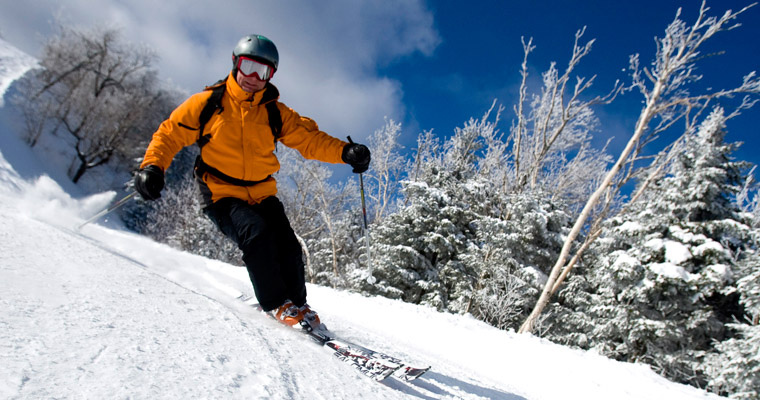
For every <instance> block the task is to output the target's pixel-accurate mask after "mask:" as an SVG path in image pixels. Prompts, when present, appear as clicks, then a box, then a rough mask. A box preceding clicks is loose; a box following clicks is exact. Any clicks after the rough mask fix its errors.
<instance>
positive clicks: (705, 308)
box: [551, 108, 751, 387]
mask: <svg viewBox="0 0 760 400" xmlns="http://www.w3.org/2000/svg"><path fill="white" fill-rule="evenodd" d="M725 120H726V117H725V115H724V113H723V110H722V109H720V108H718V109H716V110H715V111H714V112H712V113H711V114H710V115H709V117H707V118H706V119H705V121H703V123H702V124H701V126H700V127H699V129H698V130H697V131H696V132H695V133H694V134H692V135H690V136H689V137H688V138H687V139H686V143H685V146H684V151H683V153H682V154H681V155H680V156H678V157H677V158H676V160H675V162H674V163H673V164H672V165H671V166H670V168H669V170H668V171H667V175H666V176H665V177H664V178H661V179H660V180H658V181H657V182H656V184H655V186H654V188H652V189H651V191H650V192H648V194H647V195H646V196H645V198H643V199H641V200H640V201H638V202H636V203H634V204H633V205H632V206H631V208H630V209H629V211H628V212H626V213H623V214H621V215H618V216H617V217H616V218H614V219H612V220H611V221H610V223H609V224H608V225H607V227H606V230H605V233H604V234H603V236H602V237H601V238H600V240H599V241H598V242H597V243H596V244H595V246H593V247H592V252H593V254H598V255H599V256H598V258H596V259H595V260H593V261H592V262H591V265H590V266H589V267H588V269H587V270H586V271H585V273H584V274H576V276H575V277H573V278H572V279H571V280H570V281H569V283H568V285H567V287H566V288H564V289H563V290H562V291H561V292H560V297H559V305H558V306H556V307H553V309H552V312H553V314H554V315H553V317H552V318H553V320H554V322H555V324H554V326H553V329H552V331H551V337H552V338H553V339H555V340H558V341H562V342H567V343H571V344H575V345H579V346H581V347H585V348H596V349H598V350H599V351H600V352H602V353H603V354H607V355H609V356H612V357H614V358H616V359H619V360H626V361H631V362H644V363H648V364H650V365H652V366H653V367H654V369H655V370H657V371H658V372H660V373H661V374H663V375H664V376H666V377H668V378H670V379H672V380H675V381H679V382H684V383H690V384H693V385H696V386H699V387H704V386H705V385H706V384H707V381H708V378H709V377H708V376H707V375H706V371H705V368H704V365H703V361H704V359H705V356H706V355H707V354H710V353H714V352H716V349H715V344H716V343H718V342H721V341H723V340H725V339H727V338H729V337H730V335H732V333H733V331H732V330H731V329H730V328H729V327H728V326H727V325H726V324H728V323H730V322H733V321H734V320H735V319H737V318H738V319H741V318H742V317H743V312H742V308H741V306H740V304H739V296H738V295H737V286H736V285H737V279H739V278H741V277H740V276H738V274H740V273H741V272H742V271H741V268H740V267H739V266H738V262H740V261H738V260H741V258H742V257H743V254H744V253H743V248H744V247H745V243H746V242H747V239H748V238H749V236H750V233H751V232H750V226H749V225H748V223H749V221H748V220H746V218H744V217H743V214H742V213H741V212H740V211H739V209H738V207H737V206H736V205H735V203H733V202H732V198H733V197H734V196H735V195H736V193H737V192H738V191H739V189H740V186H739V182H741V171H742V169H743V168H744V164H743V163H739V162H734V161H731V158H730V154H731V152H732V151H733V150H734V149H735V148H736V145H726V144H724V142H723V140H724V135H725Z"/></svg>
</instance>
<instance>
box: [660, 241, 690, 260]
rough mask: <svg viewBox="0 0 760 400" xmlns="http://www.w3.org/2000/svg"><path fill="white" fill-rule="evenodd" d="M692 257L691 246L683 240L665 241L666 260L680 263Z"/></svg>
mask: <svg viewBox="0 0 760 400" xmlns="http://www.w3.org/2000/svg"><path fill="white" fill-rule="evenodd" d="M689 259H691V252H690V251H689V248H688V247H687V246H686V245H684V244H683V243H681V242H676V241H674V240H666V241H665V260H666V261H667V262H669V263H672V264H676V265H678V264H680V263H682V262H686V261H688V260H689Z"/></svg>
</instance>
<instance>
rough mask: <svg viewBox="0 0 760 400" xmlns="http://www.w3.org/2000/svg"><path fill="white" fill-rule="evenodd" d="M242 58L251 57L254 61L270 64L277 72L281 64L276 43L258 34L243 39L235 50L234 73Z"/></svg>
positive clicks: (233, 56)
mask: <svg viewBox="0 0 760 400" xmlns="http://www.w3.org/2000/svg"><path fill="white" fill-rule="evenodd" d="M240 56H246V57H251V58H253V59H254V60H258V61H261V62H263V63H265V64H269V65H271V66H272V67H273V68H274V69H275V71H276V70H277V66H278V64H279V63H280V55H279V53H278V52H277V47H275V45H274V43H272V41H271V40H269V39H268V38H267V37H265V36H261V35H256V34H253V35H248V36H245V37H243V38H242V39H240V41H239V42H238V44H237V46H235V50H233V51H232V70H233V71H235V70H236V69H237V65H238V57H240ZM235 72H237V71H235Z"/></svg>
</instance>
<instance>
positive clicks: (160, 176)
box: [135, 165, 164, 200]
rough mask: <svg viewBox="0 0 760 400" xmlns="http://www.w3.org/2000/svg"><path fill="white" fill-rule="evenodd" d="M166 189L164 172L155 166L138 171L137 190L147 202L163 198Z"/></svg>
mask: <svg viewBox="0 0 760 400" xmlns="http://www.w3.org/2000/svg"><path fill="white" fill-rule="evenodd" d="M163 188H164V171H162V170H161V168H159V167H157V166H155V165H148V166H146V167H145V168H143V169H141V170H139V171H137V175H135V189H136V190H137V193H140V196H142V198H143V199H145V200H156V199H158V198H159V197H161V190H163Z"/></svg>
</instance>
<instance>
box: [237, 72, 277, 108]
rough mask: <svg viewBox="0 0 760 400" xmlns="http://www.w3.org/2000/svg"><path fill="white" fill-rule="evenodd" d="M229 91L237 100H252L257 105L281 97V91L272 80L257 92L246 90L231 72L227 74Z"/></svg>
mask: <svg viewBox="0 0 760 400" xmlns="http://www.w3.org/2000/svg"><path fill="white" fill-rule="evenodd" d="M227 93H229V95H230V97H231V98H232V99H233V100H234V101H236V102H243V101H252V102H253V104H257V105H258V104H266V103H269V102H270V101H274V100H277V99H279V98H280V91H279V90H277V88H276V87H275V86H274V85H272V84H271V83H270V82H267V84H266V86H264V89H263V90H260V91H258V92H256V93H248V92H246V91H245V90H243V88H241V87H240V85H238V83H237V81H236V80H235V77H234V76H233V75H232V73H231V72H230V74H229V75H228V76H227Z"/></svg>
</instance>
